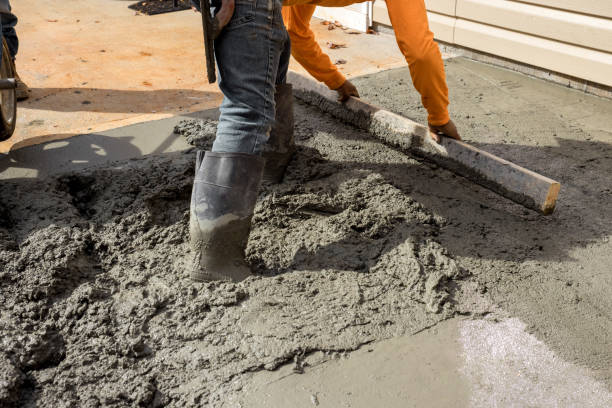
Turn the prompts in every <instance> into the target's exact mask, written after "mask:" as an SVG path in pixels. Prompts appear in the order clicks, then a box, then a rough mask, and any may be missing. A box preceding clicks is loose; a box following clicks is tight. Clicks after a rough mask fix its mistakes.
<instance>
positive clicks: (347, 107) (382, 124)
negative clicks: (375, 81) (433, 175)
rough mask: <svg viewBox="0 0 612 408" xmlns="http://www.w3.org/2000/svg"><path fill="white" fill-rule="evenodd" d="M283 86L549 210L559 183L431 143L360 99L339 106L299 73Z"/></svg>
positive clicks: (412, 126) (466, 149)
mask: <svg viewBox="0 0 612 408" xmlns="http://www.w3.org/2000/svg"><path fill="white" fill-rule="evenodd" d="M288 82H289V83H291V84H292V85H293V92H294V95H295V96H296V97H297V98H299V99H301V100H303V101H304V102H307V103H309V104H311V105H315V106H318V107H319V108H321V109H322V110H323V111H325V112H328V113H330V114H331V115H333V116H335V117H337V118H338V119H341V120H343V121H346V122H348V123H351V124H352V125H354V126H357V127H359V128H361V129H364V130H367V131H368V132H370V133H371V134H372V135H373V136H375V137H376V138H378V139H380V140H381V141H383V142H384V143H386V144H389V145H392V146H394V147H397V148H399V149H400V150H402V151H405V152H407V153H410V154H413V155H415V156H419V157H423V158H425V159H427V160H431V161H433V162H434V163H437V164H439V165H440V166H442V167H444V168H446V169H448V170H451V171H453V172H454V173H457V174H459V175H461V176H463V177H466V178H467V179H469V180H471V181H473V182H475V183H478V184H480V185H482V186H484V187H486V188H488V189H490V190H492V191H494V192H496V193H498V194H500V195H502V196H504V197H506V198H509V199H510V200H512V201H515V202H517V203H519V204H521V205H523V206H525V207H527V208H531V209H533V210H536V211H538V212H540V213H542V214H552V212H553V211H554V209H555V204H556V202H557V196H558V195H559V190H560V188H561V185H560V184H559V183H558V182H556V181H554V180H552V179H550V178H548V177H545V176H542V175H540V174H538V173H535V172H533V171H531V170H528V169H526V168H524V167H521V166H519V165H516V164H514V163H512V162H509V161H508V160H505V159H502V158H500V157H497V156H495V155H493V154H491V153H488V152H485V151H484V150H480V149H478V148H476V147H474V146H470V145H469V144H468V143H465V142H463V141H458V140H454V139H451V138H448V137H443V138H442V140H441V142H440V143H436V142H435V141H433V140H432V138H431V136H430V134H429V129H428V128H427V127H426V126H423V125H420V124H418V123H416V122H413V121H411V120H410V119H407V118H404V117H403V116H400V115H397V114H395V113H392V112H389V111H386V110H384V109H380V108H378V107H376V106H373V105H370V104H368V103H366V102H364V101H362V100H361V99H358V98H350V99H349V100H348V101H347V102H345V103H342V104H341V103H339V102H338V101H337V99H336V92H334V91H331V90H329V89H328V88H327V87H326V86H325V85H323V84H321V83H318V82H316V81H314V80H312V79H309V78H306V77H304V76H302V75H300V74H296V73H294V72H289V77H288Z"/></svg>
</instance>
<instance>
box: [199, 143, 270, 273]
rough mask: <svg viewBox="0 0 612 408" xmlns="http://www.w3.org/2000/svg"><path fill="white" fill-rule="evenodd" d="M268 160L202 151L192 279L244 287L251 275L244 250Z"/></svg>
mask: <svg viewBox="0 0 612 408" xmlns="http://www.w3.org/2000/svg"><path fill="white" fill-rule="evenodd" d="M263 166H264V159H262V158H261V157H259V156H254V155H250V154H243V153H213V152H206V153H205V154H204V152H203V151H199V152H198V154H197V160H196V173H195V179H194V182H193V191H192V193H191V209H190V220H189V234H190V238H191V248H192V251H193V252H194V258H193V269H192V271H191V278H192V279H194V280H197V281H210V280H233V281H240V280H242V279H245V278H246V277H247V276H249V275H250V274H251V270H250V268H249V267H248V265H247V264H246V262H245V259H244V250H245V248H246V245H247V241H248V238H249V232H250V230H251V218H252V217H253V210H254V208H255V203H256V201H257V193H258V190H259V185H260V183H261V177H262V173H263Z"/></svg>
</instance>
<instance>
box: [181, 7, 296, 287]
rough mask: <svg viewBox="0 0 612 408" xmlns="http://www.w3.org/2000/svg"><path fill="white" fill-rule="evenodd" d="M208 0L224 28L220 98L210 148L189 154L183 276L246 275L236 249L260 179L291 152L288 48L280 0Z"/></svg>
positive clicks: (218, 45) (272, 174)
mask: <svg viewBox="0 0 612 408" xmlns="http://www.w3.org/2000/svg"><path fill="white" fill-rule="evenodd" d="M192 3H193V2H192ZM198 3H199V1H198V2H195V4H194V6H196V8H199V7H198ZM211 3H212V8H213V9H214V10H213V13H214V14H216V16H217V18H218V20H219V26H220V27H223V26H224V28H223V30H222V31H221V33H220V34H219V36H218V37H217V38H216V39H215V57H216V61H217V67H218V71H219V88H220V89H221V91H222V92H223V96H224V98H223V102H222V104H221V107H220V112H221V114H220V117H219V125H218V127H217V135H216V139H215V141H214V144H213V146H212V151H210V152H202V151H199V152H198V153H197V159H196V172H195V180H194V185H193V191H192V196H191V210H190V238H191V248H192V252H193V262H192V270H191V277H192V278H193V279H195V280H198V281H208V280H218V279H224V280H227V279H229V280H234V281H238V280H242V279H244V278H246V277H247V276H249V275H250V274H251V271H250V269H249V267H248V266H247V264H246V262H245V259H244V250H245V248H246V244H247V240H248V236H249V232H250V228H251V218H252V216H253V211H254V208H255V202H256V200H257V194H258V190H259V186H260V183H261V180H262V178H263V179H265V180H269V181H270V182H279V181H280V180H281V179H282V177H283V173H284V171H285V169H286V167H287V164H288V163H289V160H290V159H291V156H292V154H293V152H294V150H295V144H294V139H293V106H292V103H293V98H292V94H291V85H289V84H286V76H287V69H288V67H289V58H290V55H291V46H290V40H289V35H288V33H287V30H285V26H284V24H283V18H282V14H281V11H282V0H216V1H212V2H211ZM215 6H216V7H215ZM217 10H218V11H217Z"/></svg>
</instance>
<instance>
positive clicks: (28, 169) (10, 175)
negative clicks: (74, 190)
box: [0, 134, 142, 180]
mask: <svg viewBox="0 0 612 408" xmlns="http://www.w3.org/2000/svg"><path fill="white" fill-rule="evenodd" d="M133 139H134V137H133V136H122V137H117V136H113V137H111V136H105V135H101V134H86V135H80V136H77V137H70V138H68V139H62V140H57V141H52V142H48V143H44V144H38V145H34V146H29V147H24V148H22V149H18V150H14V151H11V152H9V153H8V154H6V155H0V179H5V180H6V179H17V178H44V177H47V176H50V175H53V174H58V173H62V172H66V171H74V170H80V169H83V168H86V167H91V166H95V165H98V164H103V163H107V162H109V161H116V160H126V159H131V158H135V157H140V156H142V152H141V150H140V149H139V148H138V147H137V146H135V145H134V144H133V143H132V140H133Z"/></svg>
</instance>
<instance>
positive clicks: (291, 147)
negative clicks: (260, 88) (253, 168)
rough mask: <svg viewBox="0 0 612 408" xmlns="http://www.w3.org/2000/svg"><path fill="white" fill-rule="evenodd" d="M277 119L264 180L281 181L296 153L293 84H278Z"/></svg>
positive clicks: (266, 156) (268, 144) (273, 128)
mask: <svg viewBox="0 0 612 408" xmlns="http://www.w3.org/2000/svg"><path fill="white" fill-rule="evenodd" d="M274 99H275V101H276V121H275V123H274V126H273V127H272V131H271V132H270V139H269V140H268V143H267V144H266V146H265V148H264V152H263V157H264V159H266V166H265V168H264V176H263V177H264V180H265V181H268V182H271V183H280V182H281V181H282V180H283V176H284V175H285V170H287V166H288V165H289V162H290V161H291V157H293V154H294V153H295V139H294V137H293V125H294V120H293V87H292V86H291V84H280V85H276V94H275V95H274Z"/></svg>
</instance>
